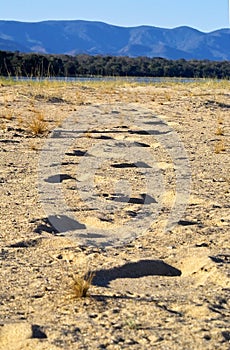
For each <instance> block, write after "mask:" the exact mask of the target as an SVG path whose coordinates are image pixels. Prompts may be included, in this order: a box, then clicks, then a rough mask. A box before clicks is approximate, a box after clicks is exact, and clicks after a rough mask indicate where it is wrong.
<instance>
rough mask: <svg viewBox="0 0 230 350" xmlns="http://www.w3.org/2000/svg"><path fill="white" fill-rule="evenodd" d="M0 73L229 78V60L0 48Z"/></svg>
mask: <svg viewBox="0 0 230 350" xmlns="http://www.w3.org/2000/svg"><path fill="white" fill-rule="evenodd" d="M0 76H8V77H15V76H16V77H17V76H18V77H19V76H22V77H38V78H39V77H84V76H121V77H124V76H130V77H179V78H180V77H184V78H216V79H229V77H230V61H209V60H185V59H178V60H169V59H165V58H160V57H154V58H149V57H135V58H132V57H127V56H124V57H123V56H110V55H107V56H101V55H96V56H91V55H86V54H79V55H76V56H69V55H52V54H37V53H20V52H10V51H0Z"/></svg>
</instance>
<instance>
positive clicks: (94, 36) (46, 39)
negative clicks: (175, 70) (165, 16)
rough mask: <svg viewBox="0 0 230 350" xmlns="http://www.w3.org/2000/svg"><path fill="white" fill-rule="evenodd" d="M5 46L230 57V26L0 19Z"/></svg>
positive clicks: (170, 56)
mask: <svg viewBox="0 0 230 350" xmlns="http://www.w3.org/2000/svg"><path fill="white" fill-rule="evenodd" d="M0 50H10V51H17V50H18V51H22V52H39V53H53V54H55V53H56V54H71V55H74V54H78V53H86V54H92V55H97V54H100V55H114V56H124V55H125V56H132V57H135V56H148V57H164V58H168V59H179V58H185V59H209V60H230V29H220V30H217V31H214V32H210V33H204V32H200V31H198V30H195V29H193V28H190V27H178V28H174V29H164V28H158V27H151V26H139V27H130V28H127V27H119V26H114V25H109V24H106V23H103V22H91V21H81V20H76V21H44V22H36V23H28V22H17V21H0Z"/></svg>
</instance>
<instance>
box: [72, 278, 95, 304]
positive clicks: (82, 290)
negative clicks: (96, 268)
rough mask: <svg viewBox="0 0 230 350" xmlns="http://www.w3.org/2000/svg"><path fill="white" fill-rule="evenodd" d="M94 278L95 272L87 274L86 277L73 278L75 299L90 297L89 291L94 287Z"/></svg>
mask: <svg viewBox="0 0 230 350" xmlns="http://www.w3.org/2000/svg"><path fill="white" fill-rule="evenodd" d="M93 277H94V273H93V272H87V273H86V274H84V275H79V276H74V275H73V276H72V278H73V286H72V288H73V297H75V298H85V297H87V296H88V291H89V288H90V286H91V285H92V280H93Z"/></svg>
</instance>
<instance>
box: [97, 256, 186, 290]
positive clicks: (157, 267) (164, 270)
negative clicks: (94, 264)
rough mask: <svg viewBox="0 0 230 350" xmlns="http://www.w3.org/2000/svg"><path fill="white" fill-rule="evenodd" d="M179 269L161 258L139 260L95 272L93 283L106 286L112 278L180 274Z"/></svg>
mask: <svg viewBox="0 0 230 350" xmlns="http://www.w3.org/2000/svg"><path fill="white" fill-rule="evenodd" d="M180 275H181V271H180V270H178V269H176V268H175V267H173V266H171V265H169V264H166V263H165V262H164V261H162V260H140V261H138V262H131V263H127V264H125V265H123V266H118V267H113V268H111V269H102V270H98V271H96V272H95V276H94V278H93V284H94V285H97V286H101V287H108V286H109V283H110V282H111V281H113V280H116V279H120V278H140V277H144V276H180Z"/></svg>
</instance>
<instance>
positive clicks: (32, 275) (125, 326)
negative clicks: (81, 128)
mask: <svg viewBox="0 0 230 350" xmlns="http://www.w3.org/2000/svg"><path fill="white" fill-rule="evenodd" d="M229 101H230V83H229V82H223V83H216V82H206V83H200V84H195V83H193V84H192V83H190V84H171V83H164V84H155V85H141V84H139V85H138V84H129V83H124V82H123V83H122V82H120V81H117V82H116V83H114V82H113V83H105V82H104V83H83V84H80V83H79V84H77V83H75V84H74V83H55V82H53V83H39V82H37V83H28V82H27V83H20V82H18V83H17V84H11V83H7V82H4V81H2V82H1V86H0V118H1V119H0V134H1V139H0V145H1V157H0V162H1V173H0V186H1V214H0V215H1V230H0V235H1V242H0V245H1V250H0V258H1V270H0V273H1V276H0V281H1V285H0V293H1V299H0V325H1V327H0V349H12V350H19V349H20V350H24V349H31V350H40V349H42V350H52V349H160V350H161V349H162V350H163V349H165V350H166V349H170V350H174V349H175V350H178V349H179V350H190V349H195V350H198V349H210V350H213V349H226V350H227V349H229V348H230V328H229V324H230V310H229V307H230V300H229V292H230V284H229V263H230V250H229V216H230V215H229V181H230V177H229V173H230V172H229V135H230V125H229V124H230V123H229V114H230V102H229ZM90 111H91V112H92V111H96V114H97V118H98V123H99V125H100V120H101V118H104V119H105V117H106V120H107V122H106V123H104V125H100V127H98V128H97V125H96V124H95V125H96V126H95V125H91V122H89V125H88V130H87V132H86V133H85V134H84V135H81V137H80V138H78V139H77V140H73V142H72V143H71V145H70V147H69V149H66V152H65V154H64V155H63V159H61V165H60V166H61V168H59V169H58V171H59V172H58V173H57V174H56V175H59V174H60V169H61V174H62V175H64V177H63V178H62V181H61V183H60V184H57V186H59V189H60V188H61V191H62V193H63V196H64V198H65V201H66V203H67V205H68V208H69V209H70V212H71V213H72V215H75V216H76V220H77V221H78V222H80V223H81V224H82V225H85V226H87V225H91V227H94V228H95V229H96V230H97V232H98V230H99V231H100V230H103V232H106V230H108V231H109V230H110V229H111V228H113V229H114V230H115V232H116V233H117V232H118V236H119V232H120V233H122V234H124V225H125V224H127V223H128V224H129V222H130V226H131V225H132V226H131V227H133V233H132V235H133V236H135V227H136V226H135V221H133V218H135V215H137V213H138V212H140V211H141V210H142V207H143V206H145V205H143V204H140V203H139V202H138V200H137V202H134V203H127V202H125V203H123V204H121V205H120V206H119V208H118V209H117V210H114V209H113V208H112V207H111V208H110V207H109V205H108V206H107V207H106V208H107V209H106V211H105V210H104V209H103V210H101V209H100V208H99V207H98V206H97V200H98V201H100V203H108V204H111V203H112V202H113V201H112V199H114V198H113V197H114V196H115V194H116V193H117V192H119V191H117V188H116V190H115V189H114V186H115V185H116V183H118V187H119V180H124V181H126V183H127V181H129V182H130V183H131V187H132V193H131V194H130V197H132V198H134V199H138V198H139V199H140V198H141V197H140V194H141V193H146V194H148V192H147V191H146V185H143V181H144V179H143V178H144V175H145V174H144V172H143V169H142V168H141V167H140V168H139V167H132V166H131V167H130V166H128V167H127V166H122V167H120V168H119V166H117V167H116V166H114V164H115V165H116V164H121V163H122V161H123V158H122V157H123V155H122V149H121V157H120V159H117V158H116V157H114V154H113V153H111V154H112V156H111V157H110V156H108V158H107V159H106V162H102V161H101V163H100V162H99V165H98V168H97V170H96V172H95V173H93V177H94V184H95V191H97V196H96V200H95V198H94V205H95V208H92V207H90V202H87V200H86V201H84V199H83V198H82V197H81V195H80V194H79V193H78V187H77V184H78V183H79V181H80V180H79V179H80V177H79V178H78V174H79V173H78V172H77V171H78V170H77V169H78V168H79V165H82V166H83V164H84V162H86V161H88V158H90V157H91V158H90V159H92V158H93V159H97V157H96V156H95V155H94V154H93V152H94V149H95V148H93V147H96V150H98V149H100V142H101V141H103V145H106V142H108V145H109V142H110V141H111V140H112V142H115V144H116V145H118V147H120V146H121V145H122V142H124V141H127V142H131V143H135V144H137V143H139V146H140V144H142V146H144V145H145V146H146V147H141V150H145V151H146V152H148V153H149V154H151V155H152V156H153V157H154V159H155V162H156V166H157V168H158V173H160V174H161V179H162V182H163V184H164V193H163V194H162V193H158V194H156V197H154V196H152V197H154V198H155V199H156V202H159V201H160V204H161V205H160V210H159V213H158V215H157V217H156V218H155V219H153V221H152V223H151V226H150V227H148V230H147V231H146V230H144V231H145V232H143V234H140V235H138V237H136V238H135V239H130V240H129V241H126V242H125V243H124V244H122V245H121V246H115V245H112V246H111V247H106V248H103V247H97V246H93V245H92V244H85V242H80V241H79V240H75V239H72V238H71V237H69V236H67V235H66V233H65V232H63V233H62V234H61V235H60V234H58V233H57V232H56V230H55V228H54V227H52V226H51V224H50V222H49V221H48V218H47V211H46V208H45V207H44V203H43V202H42V200H41V198H40V196H39V191H38V187H39V183H38V182H39V181H38V168H39V164H40V163H41V158H40V157H41V154H42V153H41V152H42V150H44V147H46V146H45V145H46V142H47V139H48V138H49V136H50V133H51V131H52V130H53V129H55V128H59V129H61V128H62V122H63V121H65V120H66V119H67V118H69V116H70V115H74V118H76V123H77V121H79V119H78V118H80V117H79V116H81V118H82V116H85V120H86V122H87V120H88V119H87V118H89V113H91V112H90ZM146 111H147V112H146ZM145 112H146V113H147V114H148V117H151V118H152V120H153V122H154V121H155V126H154V132H155V135H156V137H154V135H153V134H151V133H150V134H148V133H147V134H142V133H138V132H137V131H138V127H137V126H136V125H135V123H136V119H135V118H136V116H137V115H139V116H140V120H141V118H144V116H145ZM92 113H94V112H92ZM133 115H135V118H134V123H133V124H132V120H131V119H130V120H129V119H128V117H130V116H131V117H132V116H133ZM131 117H130V118H131ZM156 118H160V120H161V121H163V122H164V123H165V125H168V126H169V127H171V128H172V129H173V130H174V132H175V133H176V135H177V136H178V137H179V138H180V140H181V141H182V143H183V146H184V148H185V151H186V154H187V159H188V162H189V165H190V169H191V189H190V193H189V190H188V193H189V199H188V203H187V207H186V210H185V212H184V213H183V215H182V217H180V218H179V219H178V220H180V221H179V222H178V223H177V224H176V225H175V226H174V227H172V228H171V229H170V230H169V231H167V232H165V230H164V227H165V223H166V222H167V219H168V217H169V215H170V211H171V208H172V205H173V202H174V200H175V196H176V178H175V164H174V162H173V159H172V157H171V156H170V152H167V149H165V148H164V145H162V144H160V142H159V139H157V133H159V129H158V126H157V123H156V121H157V120H158V121H159V119H156ZM104 119H103V120H104ZM33 120H35V121H36V122H39V123H40V126H41V127H42V128H44V127H45V128H47V131H46V132H45V133H44V134H42V135H35V134H34V132H35V129H36V125H34V124H33ZM90 120H91V119H90ZM43 123H44V124H43ZM105 136H107V138H105ZM143 144H144V145H143ZM108 145H107V146H108ZM147 146H148V147H147ZM103 147H104V146H103ZM108 147H109V146H108ZM84 152H88V153H89V154H91V155H90V156H88V155H87V154H85V153H84ZM108 154H110V153H109V151H108ZM111 154H110V155H111ZM87 157H88V158H87ZM54 163H55V162H54ZM129 165H130V164H129ZM55 169H56V168H55V164H53V165H52V166H51V170H52V171H53V173H52V174H54V175H55V171H56V170H55ZM81 169H82V168H81ZM81 169H80V170H81ZM80 175H84V173H83V174H81V173H80ZM46 180H47V179H46ZM40 181H41V180H40ZM51 182H52V181H51ZM47 183H49V181H48V182H47ZM53 186H54V188H57V187H55V186H56V185H55V181H54V185H53ZM87 186H88V185H86V187H85V193H86V194H87V190H89V188H88V187H87ZM118 190H119V188H118ZM154 191H156V192H157V187H156V188H154ZM58 193H59V194H60V192H58ZM56 200H57V197H55V196H54V198H53V202H55V201H56ZM146 207H147V205H146ZM109 208H110V209H109ZM184 209H185V206H184ZM139 223H141V221H140V220H139ZM95 241H96V239H95ZM87 270H91V271H94V272H95V277H94V280H93V285H92V286H91V288H90V296H89V297H87V298H81V299H78V298H75V297H74V295H73V290H72V282H73V279H72V276H73V275H74V276H77V275H78V274H81V273H84V272H86V271H87Z"/></svg>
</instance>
